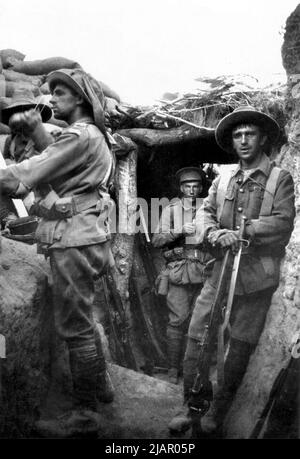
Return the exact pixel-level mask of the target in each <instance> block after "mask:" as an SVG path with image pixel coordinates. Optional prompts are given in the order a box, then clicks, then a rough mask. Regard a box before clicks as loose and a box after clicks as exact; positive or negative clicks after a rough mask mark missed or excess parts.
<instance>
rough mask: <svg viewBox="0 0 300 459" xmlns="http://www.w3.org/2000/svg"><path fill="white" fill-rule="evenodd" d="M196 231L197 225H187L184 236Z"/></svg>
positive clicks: (185, 225) (184, 228)
mask: <svg viewBox="0 0 300 459" xmlns="http://www.w3.org/2000/svg"><path fill="white" fill-rule="evenodd" d="M195 230H196V226H195V223H185V224H184V225H183V227H182V234H193V233H194V232H195Z"/></svg>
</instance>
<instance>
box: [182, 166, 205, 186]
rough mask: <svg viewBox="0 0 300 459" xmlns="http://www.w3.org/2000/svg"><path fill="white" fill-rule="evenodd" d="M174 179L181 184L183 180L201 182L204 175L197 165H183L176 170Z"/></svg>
mask: <svg viewBox="0 0 300 459" xmlns="http://www.w3.org/2000/svg"><path fill="white" fill-rule="evenodd" d="M176 179H177V181H178V183H179V185H181V184H182V183H184V182H203V181H204V180H206V175H205V172H204V171H203V170H202V169H200V168H199V167H183V168H182V169H179V170H178V171H177V172H176Z"/></svg>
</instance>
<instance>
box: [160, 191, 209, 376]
mask: <svg viewBox="0 0 300 459" xmlns="http://www.w3.org/2000/svg"><path fill="white" fill-rule="evenodd" d="M202 202H203V199H202V198H197V199H196V201H195V203H194V204H193V205H191V204H190V203H189V202H188V200H187V199H184V198H182V199H180V198H175V199H174V200H173V201H172V202H171V203H170V204H169V205H168V206H166V207H165V208H164V209H163V212H162V216H161V219H160V223H159V226H158V228H157V229H156V232H155V233H154V235H153V238H152V244H153V245H154V247H158V248H162V249H163V256H164V258H165V260H166V266H165V268H164V269H163V270H162V272H161V273H160V275H159V276H158V279H157V281H156V288H157V291H158V293H161V294H165V295H166V301H167V306H168V309H169V321H168V326H167V338H168V354H169V366H170V368H171V369H172V368H176V369H179V366H180V361H181V354H182V351H183V348H184V336H185V334H186V331H187V328H188V323H189V319H190V316H191V313H192V310H193V305H194V301H195V299H196V296H197V295H198V294H199V292H200V290H201V288H202V285H203V281H204V278H205V275H206V272H205V267H206V263H207V262H208V261H209V260H210V259H211V256H210V255H209V254H208V253H207V252H204V251H203V250H202V249H201V247H200V246H199V244H198V243H196V241H195V240H194V238H193V235H183V234H182V228H183V225H184V224H185V223H192V222H193V221H194V219H195V216H196V211H197V209H198V208H199V207H200V206H201V205H202Z"/></svg>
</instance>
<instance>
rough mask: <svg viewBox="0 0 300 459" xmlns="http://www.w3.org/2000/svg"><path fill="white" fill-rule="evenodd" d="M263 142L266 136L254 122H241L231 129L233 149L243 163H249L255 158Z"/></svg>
mask: <svg viewBox="0 0 300 459" xmlns="http://www.w3.org/2000/svg"><path fill="white" fill-rule="evenodd" d="M265 142H266V136H265V135H263V133H262V132H261V130H260V128H259V127H258V126H255V125H254V124H242V125H239V126H237V127H235V128H234V129H233V131H232V146H233V149H234V151H235V152H236V154H237V155H238V157H239V159H240V160H241V162H242V163H244V164H245V165H249V164H251V163H253V162H254V161H255V160H256V159H257V157H258V156H259V155H260V154H261V152H262V147H263V145H264V144H265Z"/></svg>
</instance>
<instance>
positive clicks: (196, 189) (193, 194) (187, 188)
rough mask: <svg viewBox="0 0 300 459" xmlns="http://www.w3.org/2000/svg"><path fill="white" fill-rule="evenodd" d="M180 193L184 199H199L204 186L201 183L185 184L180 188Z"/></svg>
mask: <svg viewBox="0 0 300 459" xmlns="http://www.w3.org/2000/svg"><path fill="white" fill-rule="evenodd" d="M180 191H181V193H182V195H183V197H184V198H191V199H195V198H197V197H198V196H199V195H200V193H201V191H202V185H201V183H200V182H184V183H182V184H181V186H180Z"/></svg>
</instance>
